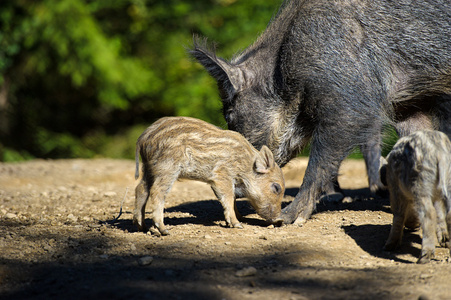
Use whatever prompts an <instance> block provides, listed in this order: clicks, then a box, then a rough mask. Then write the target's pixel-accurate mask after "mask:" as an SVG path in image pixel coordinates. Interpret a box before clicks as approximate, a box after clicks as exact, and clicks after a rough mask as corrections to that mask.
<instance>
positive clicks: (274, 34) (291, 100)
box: [191, 0, 451, 223]
mask: <svg viewBox="0 0 451 300" xmlns="http://www.w3.org/2000/svg"><path fill="white" fill-rule="evenodd" d="M450 16H451V2H450V1H439V0H419V1H403V0H399V1H388V0H342V1H340V0H299V1H285V2H283V4H282V7H281V8H280V10H279V12H278V13H277V15H276V16H275V17H274V18H273V20H272V21H271V22H270V23H269V25H268V27H267V29H266V30H265V32H264V33H263V34H262V35H261V36H260V37H259V38H258V39H257V41H256V42H255V43H254V44H252V45H251V46H249V47H248V48H247V49H245V50H244V51H243V52H242V53H241V54H239V55H237V56H236V57H234V58H233V59H231V60H230V61H227V60H224V59H222V58H219V57H217V56H216V55H215V53H214V51H213V49H211V48H210V47H208V46H207V45H206V43H204V42H202V40H200V39H195V43H194V47H193V49H192V50H191V54H192V56H194V57H195V58H196V59H197V60H198V61H199V62H200V63H201V64H202V65H203V66H204V67H205V68H206V69H207V71H208V72H209V73H210V74H211V75H212V76H213V77H214V78H215V79H216V80H217V83H218V87H219V91H220V95H221V98H222V102H223V113H224V116H225V119H226V120H227V123H228V125H229V128H230V129H232V130H236V131H238V132H240V133H242V134H243V135H244V136H245V137H246V138H247V139H248V140H249V141H250V142H251V143H252V144H253V145H254V146H255V147H257V148H259V147H261V146H262V145H264V144H265V145H268V146H269V148H270V149H271V150H272V151H273V153H274V154H275V157H276V161H277V162H278V163H279V164H280V165H283V164H285V163H287V162H288V161H289V160H290V159H291V158H293V157H294V156H295V155H296V154H298V153H299V151H300V150H301V149H302V148H303V147H304V146H305V145H306V144H307V143H308V142H311V151H310V158H309V164H308V167H307V170H306V173H305V177H304V181H303V183H302V185H301V187H300V190H299V193H298V194H297V196H296V198H295V200H294V201H293V202H292V203H291V204H290V205H288V206H287V207H285V208H284V210H283V211H282V218H283V219H284V221H285V222H286V223H292V222H293V221H295V220H296V219H297V220H298V221H303V220H306V219H308V218H309V217H310V215H311V214H312V212H313V210H314V209H315V207H316V201H317V200H318V199H319V197H320V195H321V193H322V192H323V191H325V190H327V188H328V187H329V186H330V182H332V181H333V180H334V179H335V178H336V177H337V174H338V168H339V166H340V163H341V162H342V160H343V159H344V158H345V157H346V156H347V155H348V154H349V153H350V151H351V150H352V149H353V148H354V147H355V146H364V148H366V149H370V150H369V151H368V153H372V158H371V159H370V160H369V161H368V160H367V164H369V165H375V166H373V167H372V168H371V169H372V170H373V171H374V172H373V173H375V176H377V170H378V166H379V157H380V154H379V153H380V145H379V144H380V136H381V134H380V132H381V128H382V126H383V125H384V124H390V125H394V126H395V128H396V130H397V131H398V133H399V134H400V135H401V136H404V135H407V134H409V133H411V132H412V131H414V130H418V129H440V130H442V131H445V132H446V133H447V134H448V135H451V128H450V127H451V126H450V120H451V119H450V117H451V101H450V99H451V17H450ZM374 153H376V155H374Z"/></svg>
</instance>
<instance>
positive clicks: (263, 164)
mask: <svg viewBox="0 0 451 300" xmlns="http://www.w3.org/2000/svg"><path fill="white" fill-rule="evenodd" d="M275 164H276V162H275V161H274V155H273V154H272V152H271V150H269V148H268V147H266V146H263V147H262V148H261V150H260V153H259V155H258V156H257V158H256V159H255V162H254V171H255V172H257V173H260V174H264V173H268V172H269V170H271V169H272V168H274V166H275Z"/></svg>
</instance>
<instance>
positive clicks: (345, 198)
mask: <svg viewBox="0 0 451 300" xmlns="http://www.w3.org/2000/svg"><path fill="white" fill-rule="evenodd" d="M342 202H343V203H352V202H354V199H352V197H349V196H347V197H344V198H343V201H342Z"/></svg>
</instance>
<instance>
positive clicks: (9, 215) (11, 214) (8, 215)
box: [5, 213, 17, 219]
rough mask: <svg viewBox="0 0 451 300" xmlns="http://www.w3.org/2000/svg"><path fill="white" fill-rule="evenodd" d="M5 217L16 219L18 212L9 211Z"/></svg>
mask: <svg viewBox="0 0 451 300" xmlns="http://www.w3.org/2000/svg"><path fill="white" fill-rule="evenodd" d="M5 218H6V219H15V218H17V215H16V214H13V213H7V214H6V215H5Z"/></svg>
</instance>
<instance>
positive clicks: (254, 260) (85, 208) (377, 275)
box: [0, 159, 451, 300]
mask: <svg viewBox="0 0 451 300" xmlns="http://www.w3.org/2000/svg"><path fill="white" fill-rule="evenodd" d="M306 165H307V161H306V159H296V160H294V161H293V162H291V163H290V164H288V165H287V166H286V167H285V168H284V174H285V179H286V185H287V192H286V194H287V196H286V201H285V202H284V203H283V205H284V206H285V205H286V204H287V203H289V202H290V201H291V200H292V196H294V195H295V194H296V191H297V188H298V187H299V185H300V184H301V182H302V176H303V174H304V171H305V167H306ZM339 181H340V184H341V186H342V187H343V188H344V189H345V192H346V194H347V195H348V197H347V198H345V201H344V202H343V203H331V202H328V203H319V204H318V209H317V212H316V213H315V214H314V215H313V217H312V218H311V219H310V220H309V221H308V222H307V223H306V224H304V225H303V226H302V227H299V226H297V225H289V226H282V227H274V226H267V225H266V224H265V223H264V222H263V220H262V219H261V218H260V217H259V216H258V215H256V214H255V212H254V211H253V210H252V209H251V208H250V205H249V204H248V203H247V202H246V201H244V200H240V201H239V202H238V209H239V210H240V212H241V214H242V215H243V216H245V218H246V220H245V222H244V223H243V225H244V229H232V228H226V227H225V221H224V216H223V211H222V207H221V205H220V203H219V202H218V201H217V200H215V197H214V194H213V192H212V191H211V189H210V188H209V186H208V185H206V184H203V183H200V182H195V181H180V182H177V183H176V184H175V185H174V187H173V189H172V191H171V193H170V194H169V196H168V199H167V202H166V210H165V223H166V224H167V225H168V227H169V230H170V235H169V236H164V237H156V236H152V235H150V234H145V233H140V232H137V231H136V229H135V228H134V226H133V224H132V214H131V213H132V210H133V202H134V188H135V185H136V183H137V182H136V181H135V180H134V162H133V161H129V160H107V159H95V160H34V161H29V162H23V163H2V164H0V298H1V299H293V300H294V299H449V298H450V297H451V284H450V282H451V265H450V262H449V253H448V251H447V250H446V249H444V248H437V249H436V259H435V260H434V261H432V262H431V263H430V264H427V265H417V264H415V262H416V260H417V257H418V255H419V253H420V247H421V232H420V231H414V232H408V231H406V233H405V237H404V240H403V245H402V247H401V249H400V250H399V251H397V252H395V253H389V252H384V251H383V250H382V247H383V245H384V242H385V240H386V238H387V236H388V233H389V230H390V224H391V214H390V209H389V201H388V199H387V198H386V197H380V196H375V197H372V196H371V195H370V194H369V190H368V188H367V179H366V175H365V167H364V163H363V161H361V160H347V161H345V163H344V164H343V166H342V168H341V176H340V178H339ZM127 189H128V191H127ZM126 191H127V192H126ZM125 194H126V196H125ZM124 196H125V199H124ZM123 199H124V200H125V201H124V206H123V210H124V212H123V214H122V216H121V217H120V219H119V220H118V221H116V222H115V223H114V224H112V223H111V222H109V223H100V222H99V221H98V220H101V221H107V220H112V219H113V218H114V217H115V216H117V215H118V211H119V207H120V204H121V201H122V200H123ZM147 221H149V220H147Z"/></svg>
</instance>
